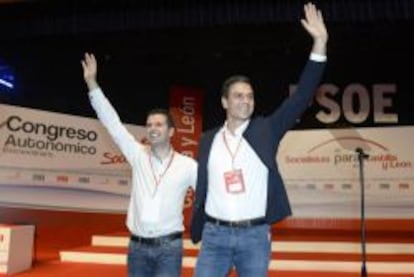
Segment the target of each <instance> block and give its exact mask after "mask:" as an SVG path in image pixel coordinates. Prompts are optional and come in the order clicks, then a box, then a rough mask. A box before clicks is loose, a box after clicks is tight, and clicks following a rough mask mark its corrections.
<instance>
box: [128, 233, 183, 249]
mask: <svg viewBox="0 0 414 277" xmlns="http://www.w3.org/2000/svg"><path fill="white" fill-rule="evenodd" d="M182 237H183V233H182V232H177V233H172V234H169V235H165V236H160V237H155V238H143V237H139V236H135V235H131V237H130V238H131V240H133V241H135V242H138V243H142V244H145V245H149V246H160V245H162V244H164V243H166V242H170V241H173V240H176V239H180V238H182Z"/></svg>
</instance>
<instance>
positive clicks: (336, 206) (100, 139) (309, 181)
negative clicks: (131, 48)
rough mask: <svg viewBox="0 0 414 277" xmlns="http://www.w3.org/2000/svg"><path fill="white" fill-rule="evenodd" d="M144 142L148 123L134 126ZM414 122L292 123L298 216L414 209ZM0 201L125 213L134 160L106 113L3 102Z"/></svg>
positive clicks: (403, 214)
mask: <svg viewBox="0 0 414 277" xmlns="http://www.w3.org/2000/svg"><path fill="white" fill-rule="evenodd" d="M126 127H127V128H128V129H129V130H130V131H131V133H133V134H134V135H135V137H136V138H137V139H138V140H140V141H142V142H144V140H145V137H144V136H145V132H144V131H145V130H144V127H142V126H134V125H126ZM412 141H414V127H412V126H406V127H388V128H385V127H381V128H358V129H331V130H330V129H324V130H303V131H290V132H288V133H287V135H286V136H285V137H284V139H283V140H282V143H281V145H280V148H279V152H278V154H277V159H278V161H279V167H280V170H281V173H282V177H283V178H284V181H285V184H286V187H287V190H288V194H289V198H290V201H291V204H292V208H293V213H294V217H299V218H358V217H359V213H360V179H359V164H358V158H357V153H356V152H355V149H356V148H358V147H360V148H362V149H364V150H365V152H366V153H367V154H368V155H369V157H368V159H367V160H365V162H364V174H365V176H364V177H365V178H364V182H365V199H366V217H367V218H412V215H413V214H414V206H413V204H412V199H414V171H413V164H414V149H413V148H412V147H411V142H412ZM0 147H1V148H0V204H2V205H8V206H19V207H33V208H48V209H70V210H80V211H104V212H122V213H123V212H125V211H126V209H127V206H128V201H129V192H130V189H131V188H130V186H131V180H130V168H129V166H128V164H127V163H126V161H125V159H124V158H123V156H122V155H121V153H120V151H119V150H118V148H117V146H116V145H114V144H113V142H112V139H111V138H110V136H109V135H108V133H107V132H106V130H105V129H104V128H103V127H102V125H101V124H100V122H99V121H98V120H97V119H90V118H84V117H78V116H71V115H64V114H59V113H52V112H45V111H39V110H34V109H28V108H21V107H16V106H10V105H0Z"/></svg>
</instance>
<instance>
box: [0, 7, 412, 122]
mask: <svg viewBox="0 0 414 277" xmlns="http://www.w3.org/2000/svg"><path fill="white" fill-rule="evenodd" d="M102 2H103V1H22V2H17V3H7V4H1V5H0V28H1V33H0V37H1V39H0V58H1V59H3V60H4V61H6V62H7V63H8V64H9V65H10V66H11V68H12V70H13V71H14V72H15V75H16V88H15V89H14V90H13V91H6V90H3V91H0V101H1V102H2V103H5V104H12V105H19V106H24V107H31V108H37V109H43V110H48V111H56V112H61V113H68V114H74V115H81V116H88V117H95V114H94V113H93V110H92V109H91V108H90V106H89V102H88V99H87V97H86V93H87V91H86V87H85V85H84V83H83V79H82V69H81V65H80V60H81V59H82V56H83V53H84V52H85V51H90V52H93V53H95V54H96V56H97V58H98V63H99V76H98V78H99V82H100V84H101V86H102V87H103V89H104V91H105V92H106V94H107V96H108V98H110V100H111V101H112V103H113V105H114V106H115V107H116V109H117V110H118V113H119V114H120V116H121V118H122V120H123V121H124V122H126V123H133V124H143V123H144V122H145V117H146V112H147V111H148V110H149V109H150V108H153V107H168V97H169V89H170V87H171V86H172V85H184V86H191V87H196V88H201V89H203V90H204V92H205V96H206V97H205V105H204V111H203V112H204V129H206V128H210V127H213V126H215V125H217V124H220V123H221V122H222V120H223V119H224V113H223V111H222V109H221V106H220V86H221V83H222V81H223V80H224V79H225V78H226V77H228V76H229V75H232V74H234V73H242V74H246V75H248V76H250V77H251V78H252V79H253V81H254V84H255V91H256V95H255V97H256V113H258V114H267V113H269V112H271V111H272V110H273V109H274V108H275V107H276V106H277V105H278V104H279V103H280V102H281V101H282V100H283V99H284V98H285V97H286V96H287V93H288V87H289V84H292V83H295V82H296V81H297V79H298V77H299V74H300V71H301V69H302V66H303V65H304V63H305V61H306V59H307V57H308V55H309V51H310V47H311V43H312V41H311V39H310V37H309V36H308V34H307V33H306V31H305V30H304V29H303V28H302V26H301V24H300V22H299V19H300V18H301V17H302V10H303V9H302V6H303V3H304V2H303V1H294V0H292V1H263V0H257V1H242V0H233V1H226V0H224V1H180V2H177V1H167V0H164V1H160V0H153V1H124V0H119V1H111V2H109V3H107V2H105V3H102ZM316 3H317V5H318V7H320V8H321V9H322V11H323V13H324V17H325V20H326V24H327V27H328V30H329V34H330V40H329V47H328V56H329V58H328V59H329V61H328V64H327V68H326V73H325V75H324V79H323V80H322V82H323V83H333V84H335V85H337V86H338V87H340V88H343V87H344V86H346V85H348V84H350V83H361V84H363V85H364V86H366V87H367V88H368V89H371V87H372V85H373V84H379V83H395V84H396V85H397V95H396V97H395V100H394V106H393V108H392V109H393V110H392V111H391V112H396V113H398V115H399V122H398V124H395V123H393V125H413V124H414V116H413V113H412V111H411V109H412V108H411V106H412V105H411V94H412V93H413V82H412V79H413V74H412V69H411V66H412V64H413V61H414V59H413V53H412V52H413V50H414V43H413V42H412V41H413V39H412V38H411V37H412V36H413V33H414V32H413V30H414V28H413V27H414V24H413V19H414V1H397V0H395V1H382V0H378V1H316ZM340 97H341V94H339V95H338V96H337V98H338V99H339V98H340ZM320 109H321V107H318V106H317V105H314V106H313V107H311V108H310V109H309V110H308V111H307V112H306V114H305V115H304V117H303V119H302V122H301V123H300V124H298V125H297V128H325V127H336V126H339V127H344V126H348V125H350V124H349V123H347V122H346V120H345V119H344V118H341V120H340V121H339V122H337V124H336V125H333V126H324V125H323V124H322V123H320V122H318V121H317V120H316V119H315V117H314V115H315V113H316V112H317V111H318V110H320ZM383 125H385V126H387V125H386V124H383ZM354 126H357V127H365V126H378V124H375V123H374V122H373V121H372V118H371V117H370V118H369V119H368V120H367V121H365V122H363V123H361V124H359V125H354Z"/></svg>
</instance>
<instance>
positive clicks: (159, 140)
mask: <svg viewBox="0 0 414 277" xmlns="http://www.w3.org/2000/svg"><path fill="white" fill-rule="evenodd" d="M146 129H147V138H148V140H149V142H150V143H151V145H152V146H157V145H165V144H169V143H170V138H171V137H172V136H173V134H174V128H172V127H168V123H167V117H166V116H165V115H164V114H151V115H149V116H148V117H147V125H146Z"/></svg>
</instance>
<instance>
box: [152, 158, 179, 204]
mask: <svg viewBox="0 0 414 277" xmlns="http://www.w3.org/2000/svg"><path fill="white" fill-rule="evenodd" d="M174 154H175V151H174V150H172V154H171V157H170V160H169V161H168V164H167V167H166V168H165V169H164V171H163V172H162V173H161V174H160V175H159V178H157V174H156V173H155V170H154V166H153V165H152V161H151V154H150V155H149V156H148V159H149V163H150V165H151V172H152V177H154V181H155V190H154V193H153V194H152V197H154V196H155V194H156V193H157V190H158V186H159V185H160V184H161V180H162V178H163V177H164V175H165V174H166V173H167V171H168V169H169V168H170V166H171V164H172V161H173V159H174Z"/></svg>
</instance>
